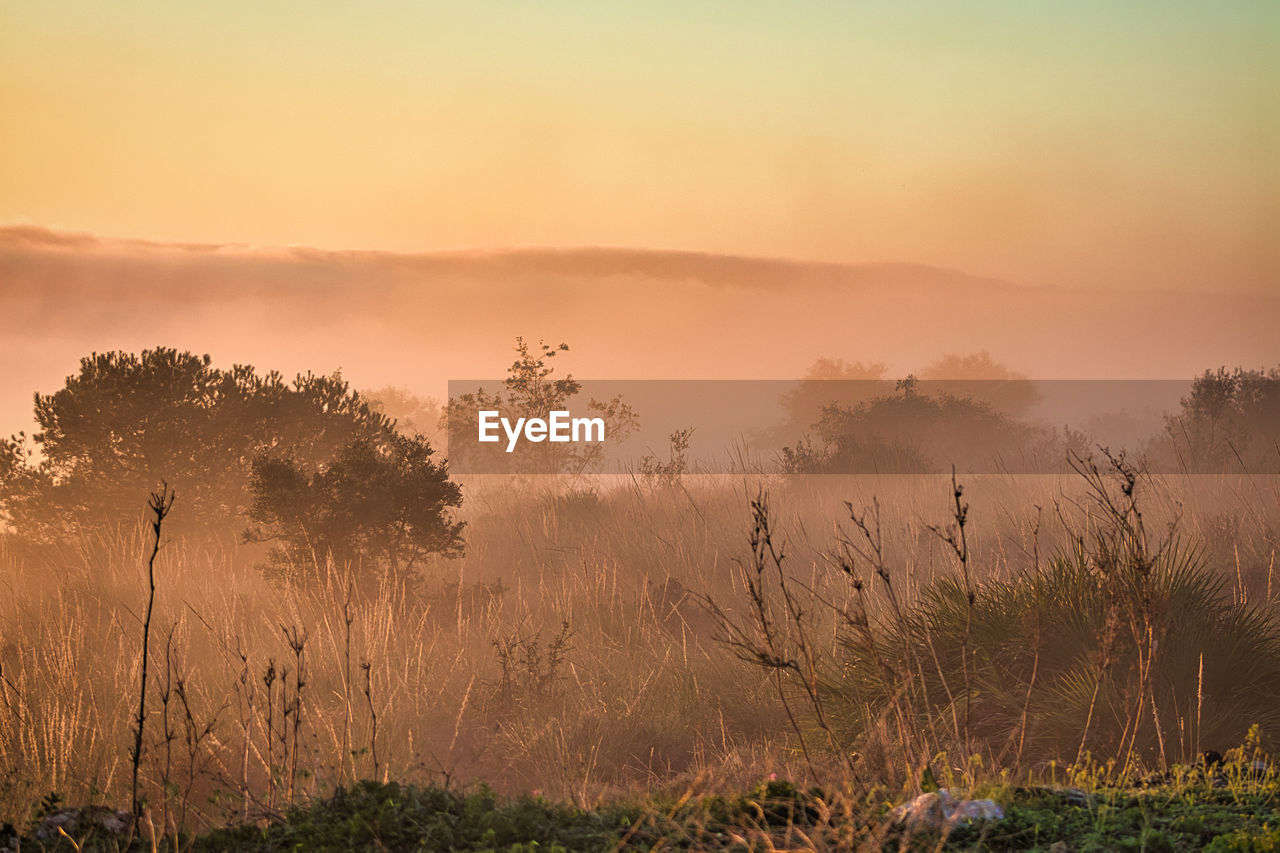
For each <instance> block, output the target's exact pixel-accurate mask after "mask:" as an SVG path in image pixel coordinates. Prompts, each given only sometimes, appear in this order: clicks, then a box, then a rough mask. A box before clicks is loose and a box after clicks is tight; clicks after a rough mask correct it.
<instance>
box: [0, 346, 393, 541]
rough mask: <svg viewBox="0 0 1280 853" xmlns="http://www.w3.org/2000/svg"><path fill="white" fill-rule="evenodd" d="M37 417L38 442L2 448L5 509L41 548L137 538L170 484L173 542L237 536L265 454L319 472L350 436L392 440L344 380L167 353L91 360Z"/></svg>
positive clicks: (39, 400)
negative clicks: (70, 539) (159, 491)
mask: <svg viewBox="0 0 1280 853" xmlns="http://www.w3.org/2000/svg"><path fill="white" fill-rule="evenodd" d="M35 414H36V420H37V421H38V422H39V425H40V429H39V431H38V432H36V433H35V434H34V435H32V436H31V437H30V438H27V437H25V436H21V435H19V436H14V437H13V438H10V439H8V440H7V441H5V442H3V444H0V508H2V509H3V513H4V515H5V516H6V517H7V520H8V521H9V523H10V524H11V525H12V526H13V527H14V528H15V529H17V530H18V531H19V532H20V533H21V535H23V536H24V537H25V538H27V539H29V540H33V541H36V542H57V541H59V540H61V539H63V538H64V537H67V536H71V535H76V534H84V533H92V532H102V531H111V530H116V529H120V528H124V529H132V528H133V526H134V525H136V524H137V522H138V521H139V520H140V518H141V516H140V513H139V511H138V509H137V507H138V505H139V500H138V496H139V495H147V494H149V493H150V492H151V491H153V490H154V489H155V486H156V484H157V483H158V482H159V481H160V480H162V479H163V480H167V481H168V483H169V484H170V485H171V486H173V487H174V488H175V489H176V490H177V491H179V492H181V493H182V495H183V504H184V511H183V512H182V513H181V515H180V516H179V515H175V516H174V518H173V519H172V520H171V522H170V524H171V525H172V529H173V531H174V533H175V534H179V535H180V534H190V533H192V532H195V531H201V532H203V533H206V534H209V535H215V536H218V535H225V533H226V532H227V531H229V530H230V531H235V532H237V533H238V531H240V530H241V529H242V528H243V526H244V521H245V513H246V511H247V510H248V508H249V504H250V502H251V500H252V496H251V494H250V491H249V480H250V475H251V469H252V465H253V461H254V459H255V458H257V457H258V456H259V455H261V454H263V453H271V454H276V455H288V456H290V457H291V458H293V459H294V460H295V461H296V462H297V464H300V465H303V466H305V467H306V468H307V469H308V470H311V471H314V470H318V469H319V468H320V467H321V466H323V465H324V464H325V463H326V462H327V461H328V460H329V459H330V458H332V457H333V455H334V454H335V453H336V452H337V451H338V450H339V449H340V448H342V447H344V446H346V445H347V444H349V443H350V442H352V441H353V440H356V439H368V440H375V441H376V440H381V439H382V438H383V437H384V436H386V435H388V434H390V433H391V432H392V431H393V424H392V422H391V421H390V420H389V419H387V418H386V417H385V416H383V415H381V414H379V413H377V412H375V411H373V410H372V409H370V408H369V406H368V405H367V404H366V403H365V401H364V400H363V399H362V398H361V397H360V395H359V394H357V393H355V392H354V391H352V390H351V389H350V388H349V387H348V385H347V383H346V382H345V381H344V380H343V379H342V377H341V376H340V375H339V374H336V373H335V374H334V375H332V376H315V375H313V374H310V373H308V374H305V375H299V376H298V377H297V378H296V379H294V380H293V382H291V383H286V382H285V381H284V379H283V378H282V376H281V375H280V374H279V373H276V372H270V373H267V374H265V375H259V374H258V373H257V372H255V370H254V369H253V368H252V367H250V366H247V365H236V366H234V367H232V368H231V369H229V370H220V369H218V368H215V367H213V366H212V363H211V359H210V357H209V356H207V355H204V356H197V355H193V354H192V353H189V352H178V351H177V350H174V349H166V348H158V349H153V350H147V351H144V352H143V353H142V354H141V355H135V354H132V353H123V352H110V353H105V354H98V353H94V354H93V355H90V356H89V357H87V358H84V359H82V360H81V362H80V371H79V373H78V374H76V375H74V376H70V377H68V378H67V381H66V384H65V385H64V387H63V388H61V389H60V390H58V391H57V392H56V393H54V394H49V395H41V394H37V395H36V397H35Z"/></svg>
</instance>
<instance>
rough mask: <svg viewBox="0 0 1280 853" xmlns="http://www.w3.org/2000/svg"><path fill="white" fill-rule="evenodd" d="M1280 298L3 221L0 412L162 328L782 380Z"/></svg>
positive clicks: (1216, 313) (1181, 352) (1165, 337)
mask: <svg viewBox="0 0 1280 853" xmlns="http://www.w3.org/2000/svg"><path fill="white" fill-rule="evenodd" d="M1277 327H1280V298H1277V297H1276V296H1271V295H1259V294H1253V295H1245V294H1237V295H1223V294H1185V293H1184V294H1177V293H1165V294H1151V293H1135V292H1127V293H1117V292H1100V291H1090V290H1088V289H1084V288H1080V289H1069V288H1033V287H1021V286H1018V285H1016V284H1013V283H1009V282H1001V281H993V280H990V279H983V278H978V277H974V276H969V275H966V274H964V273H962V272H957V271H954V270H946V269H939V268H935V267H927V266H920V265H914V264H910V263H900V264H874V265H840V264H818V263H808V262H802V261H792V260H786V259H763V258H750V257H740V256H724V255H713V254H703V253H696V252H665V251H646V250H640V249H616V248H599V247H596V248H582V249H549V248H521V249H509V250H492V251H462V252H440V253H422V254H396V253H389V252H374V251H330V250H324V249H317V248H311V247H304V246H292V247H263V246H248V245H238V244H172V243H156V242H149V241H142V240H128V239H112V238H105V237H98V236H94V235H90V234H83V233H68V232H62V231H56V230H51V229H48V228H41V227H39V226H30V225H23V226H10V227H4V228H0V432H7V431H8V429H9V426H10V425H11V424H12V425H14V428H17V426H20V425H21V424H20V423H15V421H16V420H20V419H22V418H25V417H28V416H29V411H30V394H31V392H32V391H33V390H41V391H50V390H53V389H54V388H56V387H57V386H58V385H60V384H61V381H62V379H63V377H65V376H66V375H68V374H70V373H72V372H73V371H74V370H75V369H76V366H77V363H78V359H79V358H80V357H81V356H84V355H87V354H88V353H90V352H92V351H105V350H110V349H129V350H135V351H136V350H139V349H142V348H146V347H154V346H158V345H165V346H175V347H179V348H183V349H191V350H195V351H199V352H208V353H210V354H211V355H213V356H214V359H215V361H217V363H219V364H223V365H229V364H232V363H251V364H254V365H255V366H257V367H259V368H260V369H281V370H283V371H284V372H286V373H292V372H295V371H304V370H315V371H317V372H328V371H331V370H333V369H336V368H342V369H343V370H344V371H345V373H346V375H347V376H349V377H350V378H351V379H352V381H354V382H355V383H356V384H358V385H360V386H363V387H368V386H382V385H386V384H389V383H390V384H397V385H402V386H407V387H410V388H412V389H414V390H416V391H419V392H421V393H425V394H429V395H432V396H436V397H439V396H442V394H443V390H442V389H443V384H444V382H445V381H446V380H447V379H449V378H461V377H477V376H480V377H483V376H500V375H501V374H502V372H503V371H504V370H505V368H506V366H507V365H508V364H509V363H510V358H511V353H510V347H511V344H512V341H513V339H514V337H515V336H516V335H523V336H525V337H526V338H530V339H533V340H537V339H539V338H545V339H547V340H548V341H553V342H557V343H558V342H559V341H562V340H563V341H567V342H569V343H570V344H571V346H572V347H573V352H572V353H571V354H570V355H569V356H568V357H566V359H565V362H564V364H565V367H566V368H569V369H572V370H573V371H574V372H575V373H576V374H578V375H580V376H596V377H614V378H622V377H645V378H649V377H652V378H770V377H776V378H787V377H796V376H799V375H802V374H803V372H804V370H805V368H806V367H807V366H808V365H809V364H810V363H811V362H812V361H813V360H814V359H815V358H817V357H819V356H830V357H841V358H846V359H863V360H868V359H871V360H881V361H886V362H889V363H890V364H891V365H892V367H893V369H894V371H896V372H898V373H905V372H907V371H910V370H917V369H919V368H920V367H921V366H922V365H924V364H927V363H928V362H930V361H932V360H934V359H936V358H938V357H940V356H942V355H946V354H949V353H971V352H976V351H979V350H988V351H990V352H991V353H992V355H993V356H994V357H996V358H997V359H999V360H1000V361H1002V362H1005V363H1006V364H1009V365H1010V366H1012V367H1014V368H1015V369H1018V370H1021V371H1023V372H1025V373H1029V374H1031V375H1033V376H1041V377H1053V376H1061V377H1077V378H1094V377H1117V378H1183V377H1187V376H1190V375H1193V374H1194V373H1197V372H1199V371H1201V370H1203V369H1204V368H1207V367H1216V366H1218V365H1220V364H1228V365H1232V364H1244V365H1251V366H1258V365H1261V364H1275V363H1277V362H1280V343H1278V342H1277V341H1276V339H1275V337H1274V333H1273V330H1274V329H1275V328H1277Z"/></svg>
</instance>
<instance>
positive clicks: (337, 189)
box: [0, 0, 1280, 291]
mask: <svg viewBox="0 0 1280 853" xmlns="http://www.w3.org/2000/svg"><path fill="white" fill-rule="evenodd" d="M1277 56H1280V3H1277V2H1275V0H1257V1H1256V2H1243V0H1241V2H1209V0H1205V1H1204V2H1197V3H1190V2H1183V1H1182V0H1172V2H1079V3H1027V2H1015V0H1010V2H992V0H984V2H974V0H965V2H928V3H925V2H898V3H869V2H852V1H851V2H843V3H841V2H819V0H810V2H789V3H781V2H778V3H765V2H759V3H756V2H752V3H744V2H729V0H724V2H703V3H688V2H661V1H660V0H648V1H647V2H643V3H621V2H618V3H614V2H542V3H531V2H479V1H478V0H477V1H475V2H457V3H427V2H385V3H354V2H325V3H321V2H306V3H303V2H296V3H293V2H288V3H286V2H275V3H270V2H268V3H262V2H219V3H208V4H204V3H174V2H118V3H102V2H83V3H77V2H61V0H50V1H49V2H39V3H31V2H10V0H0V223H6V222H7V223H21V222H26V223H36V224H41V225H47V226H51V227H56V228H66V229H72V230H85V231H91V232H95V233H99V234H108V235H115V236H123V237H141V238H148V239H155V240H182V241H211V242H222V241H239V242H248V243H253V244H293V243H305V244H312V245H318V246H325V247H330V248H380V249H391V250H399V251H418V250H432V249H443V248H455V247H499V246H513V245H546V246H580V245H613V246H630V247H644V248H655V249H693V250H702V251H710V252H727V253H736V254H749V255H769V256H784V257H794V258H807V259H815V260H835V261H879V260H902V261H911V262H920V263H928V264H937V265H943V266H951V267H957V268H960V269H964V270H966V271H968V272H971V273H975V274H980V275H992V276H1001V277H1005V278H1009V279H1012V280H1014V281H1018V282H1026V283H1031V284H1059V285H1065V284H1076V285H1085V286H1102V287H1126V288H1127V287H1137V288H1147V287H1173V288H1178V289H1197V290H1202V289H1227V290H1251V291H1259V290H1266V291H1275V290H1276V289H1277V288H1278V287H1280V275H1278V273H1280V249H1278V248H1277V247H1278V246H1280V226H1278V222H1280V142H1278V140H1280V132H1278V129H1277V128H1278V124H1280V62H1278V61H1277V60H1276V58H1275V57H1277Z"/></svg>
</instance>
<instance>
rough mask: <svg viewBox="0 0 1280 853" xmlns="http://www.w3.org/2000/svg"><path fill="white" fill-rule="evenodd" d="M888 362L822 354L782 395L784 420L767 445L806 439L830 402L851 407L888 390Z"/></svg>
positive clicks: (765, 436) (766, 437)
mask: <svg viewBox="0 0 1280 853" xmlns="http://www.w3.org/2000/svg"><path fill="white" fill-rule="evenodd" d="M888 372H889V366H888V365H887V364H885V363H884V362H882V361H874V362H866V363H864V362H861V361H854V362H847V361H845V360H844V359H842V358H819V359H818V360H816V361H815V362H814V363H813V364H811V365H810V366H809V370H808V372H806V374H805V376H804V378H803V379H801V380H800V382H798V383H797V384H796V385H795V386H794V387H791V388H789V390H787V391H786V392H784V393H783V394H782V395H781V399H780V400H779V402H780V403H781V404H782V408H783V409H784V410H785V412H786V418H785V420H784V421H783V422H782V423H780V424H778V425H777V426H776V427H774V428H773V429H771V430H769V431H768V432H767V433H766V434H765V435H764V436H762V438H763V439H764V441H763V443H764V445H765V446H768V447H773V448H776V447H778V445H780V444H784V443H787V442H792V441H803V440H804V437H805V435H806V433H807V432H808V430H809V429H810V427H811V426H812V425H813V424H814V423H815V422H816V421H817V420H818V418H820V417H821V416H822V410H823V409H824V408H826V407H827V406H836V405H838V406H845V407H849V408H852V407H854V406H857V405H858V404H859V403H865V402H867V401H869V400H873V399H875V398H876V397H877V396H879V395H881V394H884V393H885V392H887V391H889V390H890V389H891V388H892V386H891V385H890V384H889V382H888V380H886V379H885V374H886V373H888Z"/></svg>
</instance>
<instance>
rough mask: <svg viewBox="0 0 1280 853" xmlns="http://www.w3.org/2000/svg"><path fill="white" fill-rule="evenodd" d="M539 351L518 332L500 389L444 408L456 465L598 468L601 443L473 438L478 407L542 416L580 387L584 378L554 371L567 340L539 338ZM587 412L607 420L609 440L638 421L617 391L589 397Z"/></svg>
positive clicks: (564, 405) (561, 407)
mask: <svg viewBox="0 0 1280 853" xmlns="http://www.w3.org/2000/svg"><path fill="white" fill-rule="evenodd" d="M538 346H539V351H538V352H533V351H531V349H530V347H529V344H528V343H526V342H525V339H524V338H522V337H517V338H516V347H515V350H516V355H517V358H516V360H515V361H514V362H512V364H511V366H510V367H509V368H507V378H506V379H504V380H503V383H502V384H503V390H502V391H498V392H493V393H490V392H488V391H486V390H485V389H484V388H479V389H477V390H476V391H473V392H470V393H467V394H462V395H460V396H458V397H451V398H450V399H449V404H448V406H447V408H446V410H445V419H446V423H447V429H448V435H449V458H450V460H452V462H453V465H454V467H455V468H464V467H465V469H466V470H468V471H470V472H475V473H487V474H488V473H491V474H502V473H519V474H562V473H563V474H581V473H584V472H586V471H591V470H594V469H597V468H598V467H599V466H600V465H601V463H602V462H603V460H604V453H605V447H604V444H603V443H586V442H581V443H568V442H566V443H556V444H553V443H551V442H542V443H540V444H529V445H527V446H523V447H521V449H520V452H518V453H507V452H505V447H504V445H503V443H502V442H498V443H495V444H485V445H481V444H479V443H478V442H477V441H476V437H477V435H478V429H479V413H480V412H482V411H497V412H499V413H500V414H501V416H502V417H505V418H508V419H510V420H511V421H513V422H514V421H515V420H516V419H518V418H546V417H548V415H549V414H550V413H551V412H553V411H568V410H569V409H570V401H571V400H573V398H574V397H576V396H577V395H578V394H579V393H580V392H581V391H582V383H580V382H578V381H577V380H575V379H574V378H573V377H572V376H569V375H566V376H563V377H553V374H554V373H555V366H554V365H553V364H552V363H551V362H552V360H553V359H554V358H555V357H556V356H557V355H559V354H560V353H563V352H568V351H569V345H568V344H564V343H562V344H560V345H559V346H555V347H552V346H549V345H548V344H546V343H545V342H542V341H539V342H538ZM580 413H581V414H582V415H585V416H587V417H599V418H602V419H603V420H604V423H605V435H606V437H607V439H608V440H609V441H613V442H620V441H622V440H623V439H625V438H626V437H627V436H628V435H630V434H631V433H632V432H633V431H634V430H635V429H636V427H637V425H638V418H637V417H636V414H635V412H634V411H632V409H631V407H630V406H629V405H628V404H627V403H626V402H624V401H623V400H622V398H621V397H620V396H618V397H614V398H612V399H610V400H607V401H600V400H594V399H592V400H588V401H586V403H585V405H583V406H582V407H581V409H580Z"/></svg>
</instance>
